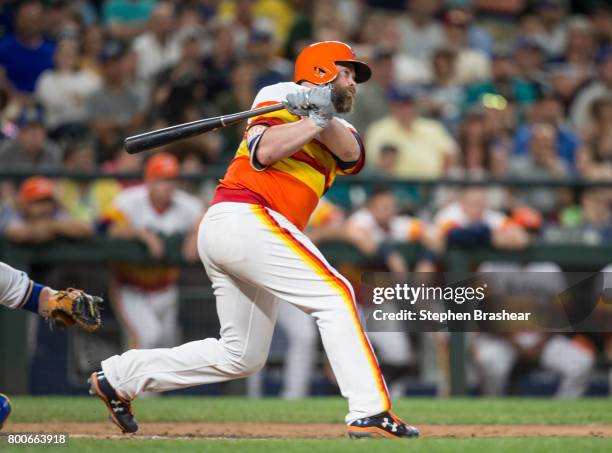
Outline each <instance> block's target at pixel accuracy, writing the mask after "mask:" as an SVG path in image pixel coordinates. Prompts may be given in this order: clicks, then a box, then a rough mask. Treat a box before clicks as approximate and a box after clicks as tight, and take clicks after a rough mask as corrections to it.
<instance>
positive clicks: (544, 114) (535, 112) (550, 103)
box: [514, 94, 580, 170]
mask: <svg viewBox="0 0 612 453" xmlns="http://www.w3.org/2000/svg"><path fill="white" fill-rule="evenodd" d="M528 117H529V121H528V122H526V123H525V124H523V125H522V126H520V127H519V128H518V129H517V130H516V133H515V135H514V154H515V155H519V156H524V155H526V154H527V153H528V152H529V146H530V142H531V138H532V136H533V129H534V127H537V125H540V124H548V125H550V126H552V127H553V128H554V130H555V134H556V142H555V143H556V150H555V153H556V155H557V156H558V157H560V158H562V159H563V160H564V161H565V164H566V165H567V166H568V169H572V170H573V168H574V167H575V165H576V154H577V152H578V147H579V145H580V140H579V138H578V136H577V135H576V132H575V131H574V130H573V129H572V128H570V127H569V126H568V125H567V122H566V119H565V115H564V113H563V105H562V104H561V102H560V100H559V99H558V98H557V97H556V96H554V95H553V94H545V95H543V96H542V97H541V98H540V99H538V101H537V102H536V103H535V104H534V105H533V106H532V107H531V109H530V111H529V115H528Z"/></svg>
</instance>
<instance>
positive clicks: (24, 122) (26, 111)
mask: <svg viewBox="0 0 612 453" xmlns="http://www.w3.org/2000/svg"><path fill="white" fill-rule="evenodd" d="M43 120H44V114H43V110H42V108H41V107H40V106H39V105H31V106H27V107H24V108H23V109H21V112H19V115H18V116H17V118H16V120H15V123H16V124H17V127H19V128H20V129H23V128H24V127H27V126H30V125H32V124H43Z"/></svg>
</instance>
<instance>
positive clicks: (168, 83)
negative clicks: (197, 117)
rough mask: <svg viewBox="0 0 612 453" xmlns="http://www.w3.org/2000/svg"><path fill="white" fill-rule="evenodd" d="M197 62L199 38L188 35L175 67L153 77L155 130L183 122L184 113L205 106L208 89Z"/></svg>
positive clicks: (200, 66) (200, 51) (205, 76)
mask: <svg viewBox="0 0 612 453" xmlns="http://www.w3.org/2000/svg"><path fill="white" fill-rule="evenodd" d="M201 58H202V42H201V40H200V38H199V36H198V35H196V34H188V35H187V36H185V37H184V38H183V40H182V43H181V57H180V59H179V61H178V63H177V64H176V65H174V66H172V67H170V68H167V69H165V70H163V71H161V72H160V73H159V74H158V76H157V77H156V83H155V89H154V92H153V107H154V119H155V121H156V123H157V125H158V126H160V127H163V126H167V125H171V124H178V123H182V122H185V121H186V119H185V112H186V111H187V110H189V109H191V110H193V109H200V108H201V107H202V106H203V105H204V104H205V100H206V97H207V96H208V95H209V93H208V89H209V87H208V84H207V74H206V71H205V69H204V66H203V65H202V61H201Z"/></svg>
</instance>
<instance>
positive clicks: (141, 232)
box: [108, 224, 165, 258]
mask: <svg viewBox="0 0 612 453" xmlns="http://www.w3.org/2000/svg"><path fill="white" fill-rule="evenodd" d="M108 235H109V236H110V237H112V238H115V239H136V240H138V241H140V242H142V243H144V244H145V245H146V246H147V248H148V249H149V253H150V254H151V256H153V257H155V258H159V257H161V256H163V254H164V250H165V247H164V241H162V240H161V238H160V237H159V236H158V235H157V234H155V233H153V232H152V231H149V230H147V229H145V228H138V227H134V226H132V225H130V224H112V225H111V226H110V227H109V229H108Z"/></svg>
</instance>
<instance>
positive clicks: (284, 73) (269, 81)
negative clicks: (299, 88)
mask: <svg viewBox="0 0 612 453" xmlns="http://www.w3.org/2000/svg"><path fill="white" fill-rule="evenodd" d="M247 55H248V57H249V59H250V60H251V61H252V62H253V63H254V65H255V68H254V69H255V73H256V79H255V90H256V92H257V91H259V90H261V89H262V88H263V87H265V86H268V85H273V84H275V83H279V82H287V81H289V80H292V79H293V64H292V63H290V62H289V61H287V60H285V59H284V58H280V57H278V56H277V55H276V48H275V45H274V41H273V36H272V33H271V32H270V31H267V30H254V31H253V32H252V33H251V36H250V39H249V44H248V46H247Z"/></svg>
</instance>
